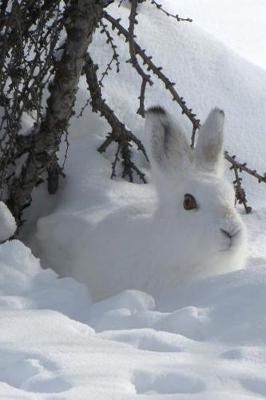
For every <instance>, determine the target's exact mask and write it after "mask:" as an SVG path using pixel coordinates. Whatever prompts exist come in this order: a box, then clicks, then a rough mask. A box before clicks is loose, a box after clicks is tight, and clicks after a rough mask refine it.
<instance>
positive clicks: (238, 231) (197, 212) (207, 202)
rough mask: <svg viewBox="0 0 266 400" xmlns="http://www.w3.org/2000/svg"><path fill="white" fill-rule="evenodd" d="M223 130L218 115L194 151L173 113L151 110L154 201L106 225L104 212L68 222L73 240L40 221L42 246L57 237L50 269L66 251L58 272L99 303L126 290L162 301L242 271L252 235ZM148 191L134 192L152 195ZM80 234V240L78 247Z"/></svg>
mask: <svg viewBox="0 0 266 400" xmlns="http://www.w3.org/2000/svg"><path fill="white" fill-rule="evenodd" d="M223 124H224V113H223V112H222V111H220V110H218V109H214V110H213V111H211V113H210V114H209V116H208V118H207V120H206V122H205V124H204V125H203V126H202V128H201V129H200V132H199V137H198V142H197V146H196V148H195V150H192V149H191V148H190V146H189V143H188V142H187V139H186V137H185V135H184V132H182V129H181V128H180V127H179V126H178V124H177V123H176V122H174V121H173V119H172V117H171V116H170V115H169V114H168V113H166V112H165V111H164V110H163V109H162V108H160V107H155V108H152V109H150V110H149V111H148V112H147V115H146V126H145V134H146V135H148V136H149V137H150V138H151V141H150V146H149V149H148V153H149V157H150V162H151V169H152V176H153V179H154V185H155V188H156V193H157V194H156V193H155V194H154V200H153V201H152V202H151V201H150V196H149V197H148V198H149V201H145V199H144V198H143V196H142V197H141V195H140V196H139V202H138V203H136V202H135V204H134V205H132V204H131V205H130V206H128V207H125V208H124V209H121V208H117V207H113V208H110V210H109V211H108V212H106V210H105V211H104V213H102V214H101V218H99V210H98V209H97V217H96V216H94V215H93V211H92V213H91V214H90V215H88V216H87V217H85V218H84V217H83V216H82V217H80V218H78V220H77V218H76V217H75V219H73V221H72V222H68V225H69V229H70V230H69V233H68V235H69V241H67V239H66V236H64V237H63V238H62V235H61V234H60V231H59V233H58V235H57V234H56V230H57V221H56V219H55V218H54V217H52V218H51V219H49V217H48V218H47V217H46V218H45V219H44V220H40V222H39V229H38V235H39V239H40V243H41V242H42V234H44V233H45V232H46V235H48V234H50V233H51V232H53V239H54V240H51V242H52V243H50V244H49V246H50V250H52V251H50V253H51V254H52V255H53V256H50V254H48V256H49V257H50V259H49V262H50V265H53V266H55V264H56V261H57V260H62V252H63V254H64V258H65V260H66V262H65V265H64V266H63V267H64V268H65V270H64V271H62V267H61V270H60V266H58V268H57V270H59V272H61V273H63V274H64V275H66V274H70V275H72V276H74V277H76V278H77V279H79V280H80V281H81V282H83V283H86V284H87V285H88V287H89V289H90V292H91V294H92V297H93V298H94V300H99V299H101V298H104V297H107V296H110V295H113V294H115V293H117V292H119V291H121V290H124V289H140V290H144V291H147V292H149V293H151V294H153V295H155V296H158V295H160V294H161V293H162V292H163V291H166V290H169V289H170V288H171V287H173V286H176V285H178V284H184V283H190V282H192V281H194V280H196V279H202V278H205V277H207V276H211V275H217V274H221V273H225V272H228V271H233V270H237V269H240V268H242V267H243V266H244V263H245V258H246V231H245V227H244V225H243V222H242V220H241V218H240V216H239V215H238V213H237V211H236V209H235V206H234V190H233V187H232V185H231V184H229V183H228V182H227V181H226V180H224V178H223V163H224V158H223ZM149 186H150V185H148V187H146V188H145V187H144V188H143V187H142V188H143V189H141V186H139V185H136V186H133V185H132V186H131V187H132V189H131V190H132V192H133V191H138V190H139V191H140V193H145V190H151V189H150V188H149ZM141 190H142V192H141ZM61 219H62V217H61ZM68 221H69V219H68ZM95 221H96V222H95ZM70 225H71V226H70ZM75 232H76V233H75ZM73 235H79V240H78V242H77V241H76V242H75V246H72V237H73Z"/></svg>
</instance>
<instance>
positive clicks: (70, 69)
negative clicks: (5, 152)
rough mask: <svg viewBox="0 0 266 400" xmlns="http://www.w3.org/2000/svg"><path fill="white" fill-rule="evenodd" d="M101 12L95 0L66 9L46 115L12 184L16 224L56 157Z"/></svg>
mask: <svg viewBox="0 0 266 400" xmlns="http://www.w3.org/2000/svg"><path fill="white" fill-rule="evenodd" d="M102 10H103V4H102V3H101V2H100V1H97V0H78V1H77V0H72V1H71V2H70V3H69V6H68V7H67V9H66V12H65V23H64V25H65V29H66V32H67V38H66V42H65V46H64V52H63V56H62V59H61V60H60V62H59V63H58V65H57V69H56V73H55V78H54V81H53V83H52V85H51V88H50V97H49V99H48V101H47V109H46V115H45V117H44V119H43V121H42V123H41V126H40V129H39V131H38V132H37V133H36V134H35V135H34V136H33V145H32V147H31V149H30V152H29V155H28V159H27V161H26V164H25V165H24V167H23V169H22V171H21V174H20V176H19V177H18V178H16V180H15V181H14V185H13V187H12V190H11V194H10V198H9V201H8V206H9V208H10V209H11V211H12V213H13V215H14V216H15V218H16V219H17V221H18V222H19V221H20V219H21V214H22V210H23V208H24V207H25V206H27V205H28V204H29V203H30V202H31V194H32V191H33V189H34V187H35V186H36V184H37V182H38V181H39V180H40V179H41V178H42V177H43V176H44V174H45V172H46V171H47V169H48V170H49V167H50V168H51V166H52V165H51V163H54V160H55V158H56V152H57V151H58V149H59V145H60V141H61V137H62V134H63V133H64V132H65V131H66V130H67V127H68V124H69V120H70V117H71V115H72V113H73V106H74V103H75V99H76V92H77V89H78V82H79V79H80V75H81V72H82V68H83V65H84V59H85V55H86V51H87V48H88V46H89V44H90V42H91V40H92V36H93V33H94V31H95V29H96V27H97V23H98V22H99V20H100V19H101V16H102Z"/></svg>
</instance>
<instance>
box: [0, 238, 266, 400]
mask: <svg viewBox="0 0 266 400" xmlns="http://www.w3.org/2000/svg"><path fill="white" fill-rule="evenodd" d="M264 263H266V260H265V258H264ZM265 271H266V269H262V268H253V269H250V270H247V271H242V272H235V273H232V274H230V275H228V276H224V277H216V278H213V279H208V280H206V281H204V282H201V283H197V284H195V285H194V286H193V287H191V289H183V290H181V289H179V290H178V291H176V292H172V293H169V296H168V299H163V301H162V302H161V303H158V304H157V305H156V304H155V302H154V300H153V299H152V297H151V296H149V295H147V294H145V293H142V292H138V291H126V292H123V293H120V294H119V295H117V296H115V297H112V298H109V299H106V300H105V301H102V302H100V303H96V304H90V301H89V298H88V295H87V293H86V289H85V287H83V286H82V285H79V284H78V283H76V282H75V281H73V280H71V279H58V277H57V276H56V274H55V273H54V272H52V271H51V270H42V269H41V268H40V265H39V261H38V260H37V259H36V258H35V257H34V256H33V255H32V254H31V252H30V250H29V249H27V248H26V247H25V246H24V245H23V244H22V243H21V242H19V241H12V242H7V243H5V244H3V245H1V246H0V282H1V286H0V324H1V330H0V396H1V397H2V398H3V399H7V398H10V399H27V400H42V399H44V398H45V399H47V400H57V399H58V400H59V399H60V400H63V399H64V400H72V399H73V398H75V399H77V400H85V399H87V398H88V397H89V398H93V399H100V400H105V399H106V398H112V399H118V400H120V399H121V400H122V399H124V398H125V397H126V398H128V399H133V398H134V399H135V398H136V397H140V398H146V396H148V397H149V399H150V400H153V399H154V400H155V399H165V397H166V396H167V397H168V396H169V398H178V399H182V400H186V399H196V400H199V399H206V400H211V399H213V398H215V399H221V400H222V399H224V398H226V399H229V400H239V399H245V400H251V399H252V400H255V399H258V400H260V399H262V398H265V396H266V380H265V372H264V364H265V362H266V341H265V338H266V322H265V318H264V314H265V313H264V306H263V305H264V303H265V296H266V295H265V293H266V291H265V287H266V275H265ZM70 317H71V318H70ZM73 318H74V319H73ZM80 321H83V322H80ZM95 331H96V332H95Z"/></svg>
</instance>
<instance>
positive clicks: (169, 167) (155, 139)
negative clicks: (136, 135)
mask: <svg viewBox="0 0 266 400" xmlns="http://www.w3.org/2000/svg"><path fill="white" fill-rule="evenodd" d="M145 134H146V135H147V136H148V137H149V138H150V140H151V142H150V143H151V145H150V152H149V153H150V158H151V160H150V161H151V164H152V166H154V164H155V165H156V167H157V168H159V169H160V170H161V172H167V171H170V172H171V171H173V170H175V171H180V172H182V171H184V170H186V168H187V167H188V165H190V164H191V161H192V152H191V148H190V146H189V143H188V141H187V139H186V137H185V134H184V132H183V130H182V129H181V127H179V126H178V125H177V124H176V123H174V122H173V121H172V118H171V116H170V115H169V114H168V113H167V112H166V111H165V110H164V109H163V108H161V107H152V108H150V109H148V111H147V112H146V123H145Z"/></svg>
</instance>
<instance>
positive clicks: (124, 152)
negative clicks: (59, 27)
mask: <svg viewBox="0 0 266 400" xmlns="http://www.w3.org/2000/svg"><path fill="white" fill-rule="evenodd" d="M97 69H98V66H97V65H95V64H94V63H93V60H92V58H91V57H90V55H89V54H88V53H87V55H86V61H85V65H84V71H85V74H86V79H87V84H88V88H89V91H90V94H91V106H92V110H93V111H95V112H99V113H100V114H101V116H103V117H104V118H105V119H106V120H107V122H108V123H109V125H110V126H111V128H112V132H111V133H110V134H109V136H108V137H107V138H106V140H105V142H104V143H103V144H102V145H101V146H100V148H99V149H98V150H99V152H100V153H102V152H104V151H105V150H106V148H107V147H108V146H109V145H110V144H111V143H112V142H114V141H115V142H117V144H118V150H117V153H116V156H115V161H114V163H113V166H112V177H114V176H116V172H115V168H116V165H117V162H118V159H119V156H120V155H121V157H122V160H123V161H122V164H123V177H128V178H129V180H130V182H133V171H134V172H136V174H137V175H138V176H139V178H140V179H141V180H142V181H143V182H146V180H145V176H144V174H143V173H142V172H141V171H140V170H139V169H138V168H137V167H136V165H135V164H134V163H133V162H132V161H131V154H130V153H131V151H130V147H131V143H134V144H135V145H136V146H137V149H138V150H140V151H141V152H142V153H143V154H144V156H145V158H146V159H148V157H147V154H146V151H145V148H144V147H143V145H142V143H141V141H140V140H139V139H138V138H137V137H136V136H135V135H134V134H133V133H132V132H131V131H129V130H128V129H127V128H126V127H125V125H124V124H123V123H122V122H121V121H119V119H118V117H117V116H116V115H115V113H114V111H113V110H112V109H111V108H110V107H109V106H108V104H107V103H106V101H105V100H104V99H103V97H102V92H101V87H100V84H99V82H98V78H97V72H96V71H97Z"/></svg>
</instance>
